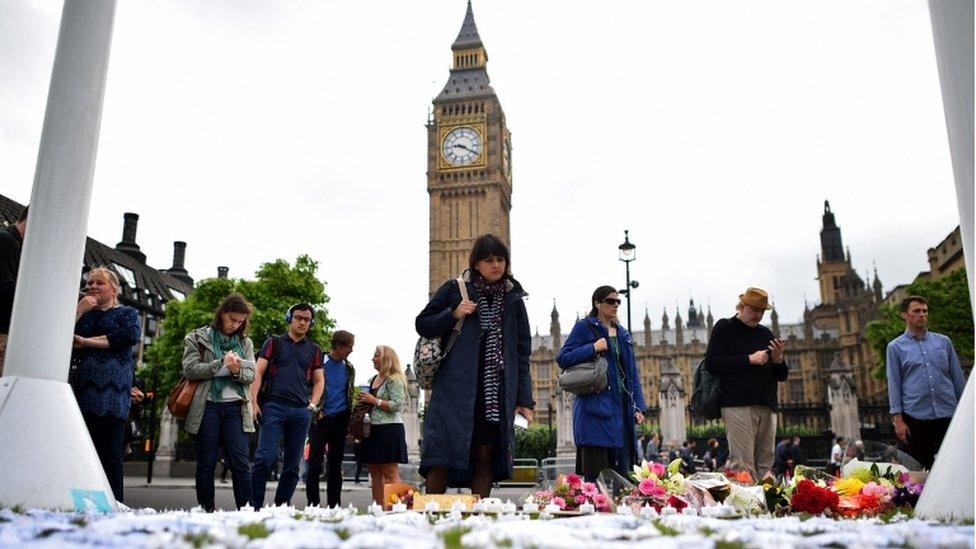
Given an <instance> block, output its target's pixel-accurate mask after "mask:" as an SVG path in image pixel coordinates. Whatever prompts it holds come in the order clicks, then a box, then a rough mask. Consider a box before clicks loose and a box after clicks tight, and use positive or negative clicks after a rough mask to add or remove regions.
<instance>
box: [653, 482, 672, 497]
mask: <svg viewBox="0 0 976 549" xmlns="http://www.w3.org/2000/svg"><path fill="white" fill-rule="evenodd" d="M667 493H668V491H667V490H666V489H665V488H664V486H661V485H660V484H655V485H654V488H651V495H652V496H654V497H662V496H664V495H666V494H667Z"/></svg>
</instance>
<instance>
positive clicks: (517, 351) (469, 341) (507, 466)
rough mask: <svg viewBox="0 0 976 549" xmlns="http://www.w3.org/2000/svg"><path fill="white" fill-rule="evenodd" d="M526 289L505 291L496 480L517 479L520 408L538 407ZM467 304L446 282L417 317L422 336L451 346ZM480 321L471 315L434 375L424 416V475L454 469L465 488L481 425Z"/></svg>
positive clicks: (472, 295)
mask: <svg viewBox="0 0 976 549" xmlns="http://www.w3.org/2000/svg"><path fill="white" fill-rule="evenodd" d="M465 280H467V283H466V286H467V290H468V299H470V300H471V301H475V302H477V301H478V292H477V290H475V287H474V284H473V283H472V282H470V280H469V279H468V278H467V277H465ZM525 296H526V293H525V292H524V291H523V290H522V286H521V285H520V284H519V283H518V282H516V281H514V280H512V281H511V284H510V287H509V290H508V291H507V292H506V293H505V304H504V321H503V325H502V337H503V356H504V361H505V371H504V377H503V380H502V387H501V393H502V394H501V402H502V403H503V405H504V407H503V408H502V411H503V412H504V414H503V416H502V421H501V425H500V429H501V440H502V446H503V447H502V448H498V449H496V451H495V453H494V463H493V466H492V469H493V472H494V478H495V480H504V479H508V478H511V477H512V464H513V459H514V456H515V434H514V429H513V427H512V422H513V421H514V419H515V406H525V407H527V408H532V407H533V406H534V405H535V403H534V402H533V400H532V378H531V376H530V373H529V355H530V354H531V353H532V334H531V331H530V329H529V318H528V315H527V314H526V312H525V302H524V301H523V298H524V297H525ZM460 303H461V291H460V290H459V288H458V284H457V282H456V281H455V280H454V279H452V280H449V281H447V282H445V283H444V284H443V285H442V286H441V287H440V288H439V289H438V290H437V291H436V292H434V295H433V296H432V297H431V298H430V302H429V303H427V306H426V307H424V310H423V311H421V312H420V314H419V315H417V320H416V323H415V324H416V328H417V333H418V334H420V335H421V336H424V337H430V338H433V337H441V338H442V344H443V345H444V346H446V345H447V340H448V337H449V335H450V333H451V331H452V330H453V329H454V324H455V322H456V321H455V319H454V316H453V311H454V309H455V308H456V307H457V306H458V305H459V304H460ZM479 334H480V321H479V320H478V314H477V312H475V313H472V314H470V315H468V316H467V317H466V318H465V320H464V324H463V325H462V327H461V334H460V335H459V336H458V339H457V342H456V343H455V344H454V348H453V349H452V350H451V353H450V354H449V355H448V356H447V358H446V359H445V360H444V361H443V362H442V363H441V366H440V368H439V369H438V371H437V375H436V376H435V377H434V385H433V388H432V389H431V393H430V400H429V402H428V403H427V408H426V410H425V413H424V430H423V445H422V447H421V458H420V473H421V474H422V475H426V472H427V470H428V469H429V468H431V467H448V468H450V470H451V471H450V475H449V482H450V484H451V485H452V486H465V485H467V484H468V483H470V480H471V473H472V471H471V467H470V466H471V464H470V456H471V437H472V434H473V432H474V425H475V418H474V413H475V404H476V403H475V399H476V398H477V392H478V363H479V358H480V357H479V349H480V341H479Z"/></svg>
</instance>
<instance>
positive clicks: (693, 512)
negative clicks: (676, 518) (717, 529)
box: [681, 505, 698, 517]
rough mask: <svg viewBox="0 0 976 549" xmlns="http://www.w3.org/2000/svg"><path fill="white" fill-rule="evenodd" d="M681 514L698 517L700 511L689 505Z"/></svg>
mask: <svg viewBox="0 0 976 549" xmlns="http://www.w3.org/2000/svg"><path fill="white" fill-rule="evenodd" d="M681 514H682V515H686V516H690V517H696V516H698V511H696V510H695V508H694V507H691V506H690V505H689V506H688V507H685V508H684V509H682V510H681Z"/></svg>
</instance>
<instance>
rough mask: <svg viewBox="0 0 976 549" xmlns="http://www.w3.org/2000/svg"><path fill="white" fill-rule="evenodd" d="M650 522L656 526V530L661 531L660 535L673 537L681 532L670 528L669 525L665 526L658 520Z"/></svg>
mask: <svg viewBox="0 0 976 549" xmlns="http://www.w3.org/2000/svg"><path fill="white" fill-rule="evenodd" d="M651 524H653V525H654V527H655V528H657V531H658V532H661V535H662V536H672V537H674V536H677V535H678V534H680V533H681V531H679V530H676V529H674V528H671V527H670V526H667V525H666V524H664V523H662V522H661V521H659V520H655V521H652V522H651Z"/></svg>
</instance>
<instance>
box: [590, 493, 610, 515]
mask: <svg viewBox="0 0 976 549" xmlns="http://www.w3.org/2000/svg"><path fill="white" fill-rule="evenodd" d="M593 506H594V507H596V508H597V509H598V510H600V511H607V510H609V509H610V501H609V500H607V496H605V495H603V494H596V495H595V496H593Z"/></svg>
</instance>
